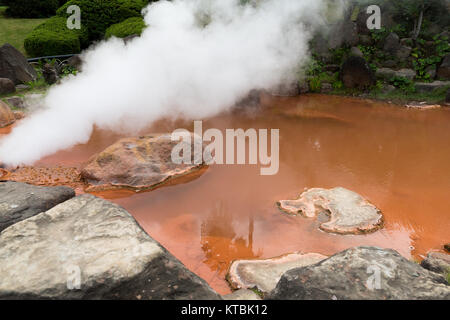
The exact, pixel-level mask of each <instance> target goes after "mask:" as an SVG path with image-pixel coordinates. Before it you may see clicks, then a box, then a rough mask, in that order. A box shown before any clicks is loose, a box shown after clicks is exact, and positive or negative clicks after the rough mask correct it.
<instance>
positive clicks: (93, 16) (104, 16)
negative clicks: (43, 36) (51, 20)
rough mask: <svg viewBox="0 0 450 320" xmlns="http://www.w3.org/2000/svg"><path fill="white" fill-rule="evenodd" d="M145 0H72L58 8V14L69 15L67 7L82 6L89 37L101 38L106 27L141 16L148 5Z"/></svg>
mask: <svg viewBox="0 0 450 320" xmlns="http://www.w3.org/2000/svg"><path fill="white" fill-rule="evenodd" d="M147 3H148V1H144V0H70V1H68V2H67V3H66V4H64V5H63V6H62V7H61V8H59V9H58V11H57V15H59V16H61V17H68V16H69V15H68V14H67V8H68V7H69V6H71V5H77V6H79V7H80V8H81V23H82V24H83V25H84V26H85V27H86V28H87V30H88V33H89V39H90V40H91V41H92V40H99V39H101V38H103V36H104V35H105V31H106V29H107V28H108V27H109V26H111V25H113V24H116V23H119V22H122V21H124V20H126V19H128V18H131V17H141V10H142V9H143V8H144V7H145V6H146V5H147Z"/></svg>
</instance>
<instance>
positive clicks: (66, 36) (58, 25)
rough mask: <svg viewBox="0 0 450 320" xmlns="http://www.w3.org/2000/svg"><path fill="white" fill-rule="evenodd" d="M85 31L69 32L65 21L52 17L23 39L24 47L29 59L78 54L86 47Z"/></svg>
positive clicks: (84, 29) (64, 19)
mask: <svg viewBox="0 0 450 320" xmlns="http://www.w3.org/2000/svg"><path fill="white" fill-rule="evenodd" d="M88 41H89V38H88V33H87V29H86V28H83V27H82V29H81V30H70V29H68V28H67V19H66V18H63V17H58V16H55V17H52V18H50V19H49V20H47V21H46V22H44V23H42V24H40V25H39V26H37V27H36V28H35V29H34V30H33V31H32V32H31V33H30V34H29V35H28V36H27V38H26V39H25V42H24V47H25V50H26V52H27V54H28V55H29V56H30V57H41V56H52V55H63V54H71V53H79V52H80V51H81V49H83V48H84V47H86V46H87V45H88V43H89V42H88Z"/></svg>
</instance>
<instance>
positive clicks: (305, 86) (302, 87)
mask: <svg viewBox="0 0 450 320" xmlns="http://www.w3.org/2000/svg"><path fill="white" fill-rule="evenodd" d="M299 92H300V94H306V93H308V92H309V84H308V82H307V81H301V82H300V83H299Z"/></svg>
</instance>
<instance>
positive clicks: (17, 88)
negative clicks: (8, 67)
mask: <svg viewBox="0 0 450 320" xmlns="http://www.w3.org/2000/svg"><path fill="white" fill-rule="evenodd" d="M28 89H31V87H30V86H29V85H26V84H18V85H17V86H16V90H17V91H24V90H28Z"/></svg>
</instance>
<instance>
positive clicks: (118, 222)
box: [0, 195, 220, 299]
mask: <svg viewBox="0 0 450 320" xmlns="http://www.w3.org/2000/svg"><path fill="white" fill-rule="evenodd" d="M0 279H2V281H0V298H2V299H220V296H219V295H218V294H217V293H215V292H214V291H213V290H212V289H211V288H210V287H209V286H208V284H207V283H206V282H205V281H204V280H202V279H200V278H199V277H197V276H196V275H195V274H193V273H192V272H190V271H189V270H187V269H186V268H185V267H184V266H183V264H181V262H179V261H178V260H177V259H176V258H174V257H173V256H172V255H171V254H170V253H169V252H167V250H165V249H164V248H163V247H162V246H161V245H160V244H159V243H157V242H156V241H155V240H153V239H152V238H150V236H149V235H148V234H146V233H145V232H144V231H143V230H142V229H141V227H140V226H139V225H138V224H137V222H136V221H135V220H134V219H133V217H132V216H131V215H130V214H129V213H128V212H127V211H125V210H124V209H123V208H121V207H119V206H117V205H115V204H113V203H110V202H108V201H105V200H103V199H99V198H96V197H94V196H92V195H82V196H78V197H76V198H73V199H71V200H68V201H66V202H64V203H62V204H60V205H58V206H56V207H54V208H52V209H50V210H49V211H47V212H43V213H41V214H39V215H37V216H34V217H32V218H29V219H27V220H24V221H21V222H19V223H16V224H15V225H13V226H11V227H9V228H7V229H5V230H4V231H3V232H2V233H1V234H0Z"/></svg>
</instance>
